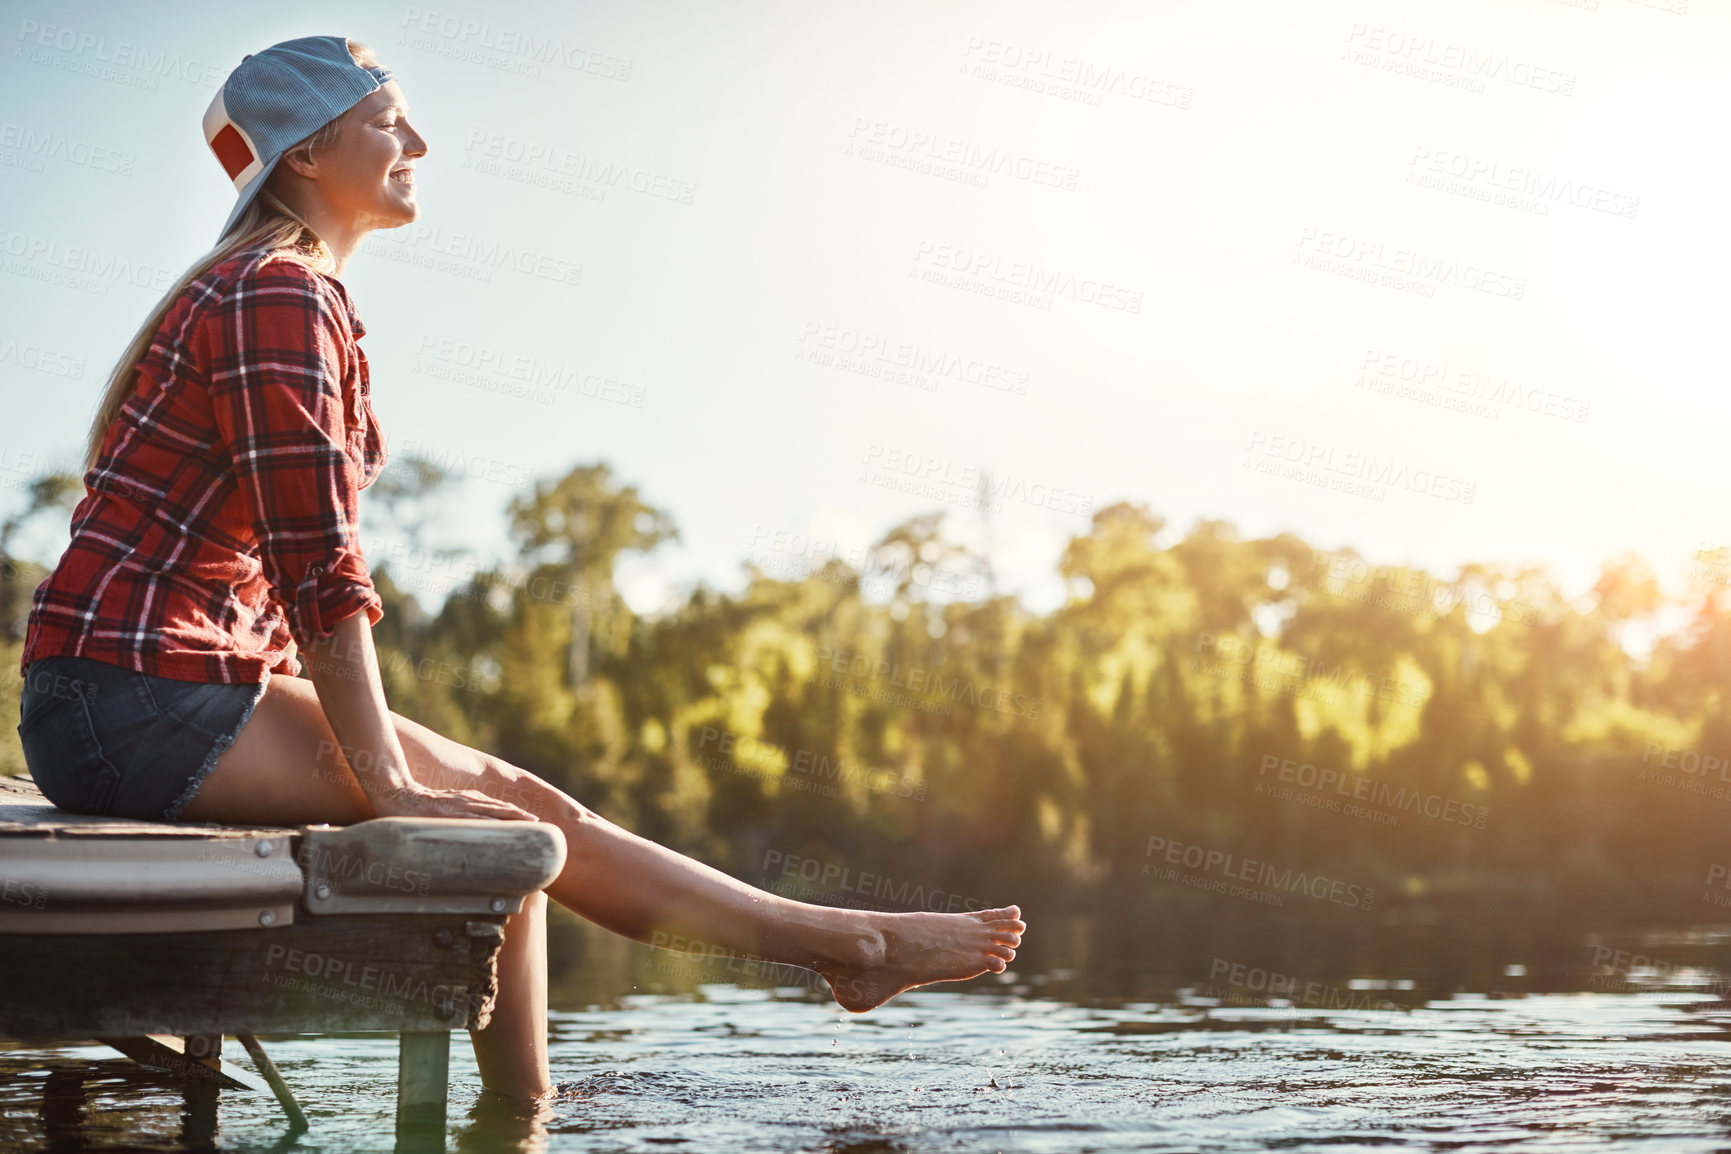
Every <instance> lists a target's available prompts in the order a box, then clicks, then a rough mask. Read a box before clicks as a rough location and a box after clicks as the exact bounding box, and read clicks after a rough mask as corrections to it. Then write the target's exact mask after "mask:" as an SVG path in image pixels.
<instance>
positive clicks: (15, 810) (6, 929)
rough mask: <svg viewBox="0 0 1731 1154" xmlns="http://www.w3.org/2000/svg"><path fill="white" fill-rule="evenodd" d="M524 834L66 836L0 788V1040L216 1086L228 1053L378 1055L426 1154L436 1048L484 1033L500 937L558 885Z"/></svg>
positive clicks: (391, 831)
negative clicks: (466, 1033) (382, 1041)
mask: <svg viewBox="0 0 1731 1154" xmlns="http://www.w3.org/2000/svg"><path fill="white" fill-rule="evenodd" d="M564 860H565V840H564V836H563V835H562V834H561V832H560V831H559V829H558V827H556V826H553V825H548V824H545V823H540V822H507V821H478V820H458V819H444V820H440V819H412V818H380V819H377V820H374V821H367V822H361V823H359V824H357V825H353V826H348V827H333V826H301V827H298V828H268V827H267V828H256V829H254V828H245V827H240V826H223V825H195V824H189V823H167V822H140V821H131V820H126V819H119V818H97V817H83V816H79V815H74V814H68V813H64V812H62V811H61V810H58V809H55V808H54V807H53V806H52V805H50V804H49V803H48V802H47V800H46V799H44V798H43V797H42V795H41V793H40V792H39V791H38V790H37V789H36V788H35V786H34V784H33V783H31V782H30V781H29V780H28V779H25V778H0V1037H6V1038H14V1039H19V1040H23V1041H28V1042H36V1043H48V1042H67V1041H78V1040H96V1041H100V1042H105V1043H107V1044H109V1045H112V1046H114V1047H115V1048H116V1049H118V1050H120V1051H121V1052H122V1053H124V1054H126V1055H127V1056H129V1057H131V1058H133V1059H135V1060H137V1061H139V1062H142V1063H144V1064H146V1065H149V1066H152V1067H155V1068H159V1069H168V1070H176V1071H178V1072H180V1073H182V1074H184V1075H186V1076H188V1077H190V1078H193V1079H198V1080H201V1081H204V1082H210V1083H215V1084H216V1085H218V1086H225V1087H228V1088H237V1087H244V1088H251V1087H250V1086H248V1084H247V1083H246V1082H243V1081H241V1080H239V1079H237V1078H236V1077H234V1073H235V1072H234V1071H232V1070H231V1071H227V1072H225V1071H224V1070H223V1068H222V1059H221V1050H222V1046H221V1043H222V1038H223V1036H224V1035H232V1036H235V1037H237V1038H238V1039H239V1040H240V1041H241V1043H242V1044H243V1045H244V1046H245V1047H246V1049H247V1051H248V1053H249V1054H250V1055H251V1056H252V1059H253V1062H254V1064H255V1065H256V1066H258V1067H259V1074H260V1075H261V1076H263V1078H264V1079H265V1080H266V1082H267V1083H268V1084H269V1085H270V1086H271V1088H272V1090H273V1091H274V1092H275V1093H276V1095H277V1097H278V1099H279V1101H281V1102H282V1104H283V1108H284V1111H285V1113H286V1114H287V1115H288V1117H289V1120H290V1126H291V1128H293V1129H304V1128H305V1127H306V1122H305V1119H304V1116H302V1115H301V1112H300V1109H299V1105H298V1104H297V1103H296V1102H295V1100H294V1097H293V1093H292V1090H291V1088H290V1087H288V1086H287V1085H285V1084H284V1082H283V1080H282V1079H281V1078H280V1077H279V1076H278V1075H277V1072H276V1070H275V1069H274V1067H273V1066H272V1065H271V1063H270V1060H269V1058H268V1057H266V1056H265V1054H264V1051H263V1048H262V1047H261V1046H260V1045H259V1043H258V1040H257V1039H258V1035H260V1034H316V1033H336V1032H349V1031H357V1030H388V1031H393V1032H395V1033H397V1034H398V1035H399V1037H400V1043H399V1063H398V1083H397V1129H398V1135H399V1138H400V1139H403V1140H405V1141H406V1142H409V1143H411V1144H415V1145H427V1144H431V1145H433V1147H434V1148H442V1147H443V1144H444V1128H445V1099H446V1087H447V1066H448V1060H449V1052H450V1037H451V1033H450V1032H451V1031H452V1030H457V1029H467V1028H470V1027H480V1026H485V1025H486V1023H487V1019H488V1016H489V1015H490V1014H491V1012H492V1007H493V1001H494V998H495V996H496V993H497V990H496V984H495V977H496V971H495V964H494V963H495V955H496V954H497V952H498V949H499V945H500V942H501V941H502V940H503V930H502V926H503V923H504V921H505V919H506V917H508V916H509V915H511V914H513V913H516V912H517V911H518V910H519V909H521V908H522V902H523V898H524V897H525V896H526V895H528V894H530V893H533V892H535V891H536V890H539V889H541V888H543V887H545V886H546V885H547V884H548V883H549V882H551V881H552V880H553V878H555V877H556V876H558V873H559V870H560V868H561V867H562V866H563V865H564Z"/></svg>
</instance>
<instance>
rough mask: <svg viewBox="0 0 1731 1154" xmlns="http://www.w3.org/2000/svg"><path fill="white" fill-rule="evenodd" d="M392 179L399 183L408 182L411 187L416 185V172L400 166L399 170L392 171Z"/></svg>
mask: <svg viewBox="0 0 1731 1154" xmlns="http://www.w3.org/2000/svg"><path fill="white" fill-rule="evenodd" d="M391 179H392V180H394V181H396V182H397V183H398V184H406V185H408V186H409V187H410V188H413V187H415V173H414V170H413V169H408V168H399V169H397V171H395V172H393V173H391Z"/></svg>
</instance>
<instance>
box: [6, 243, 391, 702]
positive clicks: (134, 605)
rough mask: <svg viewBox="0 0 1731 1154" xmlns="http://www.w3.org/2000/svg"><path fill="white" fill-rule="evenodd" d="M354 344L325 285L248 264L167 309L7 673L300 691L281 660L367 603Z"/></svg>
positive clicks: (338, 286) (228, 264)
mask: <svg viewBox="0 0 1731 1154" xmlns="http://www.w3.org/2000/svg"><path fill="white" fill-rule="evenodd" d="M364 332H366V329H365V328H364V327H363V326H362V325H361V321H360V317H359V316H358V315H356V313H355V308H354V304H353V302H352V301H350V299H349V295H348V290H346V289H345V288H344V287H343V285H342V282H341V281H338V280H336V279H335V278H332V277H327V276H324V275H323V274H321V273H317V272H314V271H313V270H311V269H310V268H308V267H307V266H306V265H304V264H301V263H300V262H299V261H296V260H294V259H293V258H292V257H285V256H277V257H274V258H268V259H267V257H266V254H264V253H263V252H260V251H257V250H253V251H246V252H242V253H239V254H236V255H235V256H232V257H229V258H227V259H226V260H224V261H222V262H221V263H219V264H217V265H216V266H214V267H213V268H211V269H210V271H208V272H206V273H205V274H204V275H203V276H200V277H198V278H197V279H195V280H194V281H193V282H192V283H191V284H190V285H188V286H187V288H186V290H185V291H184V292H183V293H182V294H181V295H180V297H178V298H177V299H176V300H175V302H174V303H173V304H172V305H171V306H170V307H169V310H168V313H167V315H166V316H165V317H164V318H163V322H162V326H161V327H160V328H159V329H158V330H157V333H156V337H155V339H154V341H153V342H152V344H151V346H150V351H149V353H148V354H147V355H146V356H145V358H144V359H143V360H142V361H141V362H140V364H139V371H138V382H137V385H136V387H135V389H134V392H133V394H132V397H131V399H129V400H128V401H127V402H126V405H125V407H124V408H123V409H122V410H121V412H120V417H119V419H117V420H116V421H115V422H114V424H113V425H112V426H111V427H110V428H109V430H108V433H107V435H106V436H105V438H104V439H103V443H102V453H101V456H100V457H99V458H98V460H97V462H96V466H95V468H93V469H91V470H90V471H89V472H88V473H86V474H85V475H84V486H85V495H84V499H83V500H81V501H80V502H79V503H78V507H77V508H76V509H75V510H74V511H73V514H72V541H71V543H70V544H69V545H68V546H67V548H66V552H65V553H64V554H63V555H62V556H61V558H60V562H59V564H58V565H57V566H56V567H55V569H54V572H53V573H52V574H50V575H49V577H48V579H47V580H45V581H43V582H42V584H41V585H40V586H38V587H37V589H36V593H35V597H34V599H33V601H32V604H31V611H30V624H29V630H28V633H27V635H26V637H25V642H24V652H23V656H22V658H21V660H20V667H21V668H22V667H23V666H27V665H28V664H29V663H30V662H31V661H32V660H34V659H35V658H38V657H48V656H52V655H67V656H82V657H90V658H94V659H96V660H99V661H106V662H109V663H110V664H113V665H120V666H123V667H125V668H129V669H136V670H139V671H140V672H143V673H151V674H156V675H158V676H161V677H171V678H177V679H179V680H182V681H215V682H254V683H256V682H259V681H263V680H264V679H265V677H266V675H267V672H268V673H281V674H288V675H290V676H292V675H294V674H297V673H299V672H300V661H299V660H298V658H297V657H296V655H295V647H296V643H298V644H299V645H300V646H301V647H303V648H304V647H306V646H307V645H308V644H309V643H310V642H311V640H312V639H313V638H314V637H315V636H328V635H329V633H330V631H331V629H332V628H333V627H334V626H335V625H336V623H337V622H338V621H341V620H342V619H343V618H345V617H348V616H351V615H352V614H354V613H357V612H360V611H362V610H365V611H366V613H367V616H368V619H369V620H371V621H373V622H375V623H376V622H377V621H378V620H379V618H380V617H381V616H382V615H383V609H382V607H381V604H380V601H379V595H378V593H377V592H375V591H374V589H373V584H372V580H371V578H370V577H369V576H368V575H367V565H366V561H365V559H364V558H363V557H362V555H361V549H360V541H359V538H358V536H357V525H356V500H357V496H358V494H359V492H360V490H361V489H364V488H366V486H368V485H370V484H371V483H372V482H373V480H374V478H375V477H377V476H378V473H379V470H380V469H381V468H383V467H384V463H385V447H384V440H383V438H382V436H381V435H380V432H379V429H378V426H377V425H376V424H375V423H374V421H373V414H372V407H371V405H370V403H369V400H368V395H367V393H368V381H367V359H366V357H365V356H363V355H362V353H361V350H360V346H359V345H358V344H356V338H357V337H359V336H361V335H362V334H363V333H364Z"/></svg>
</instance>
